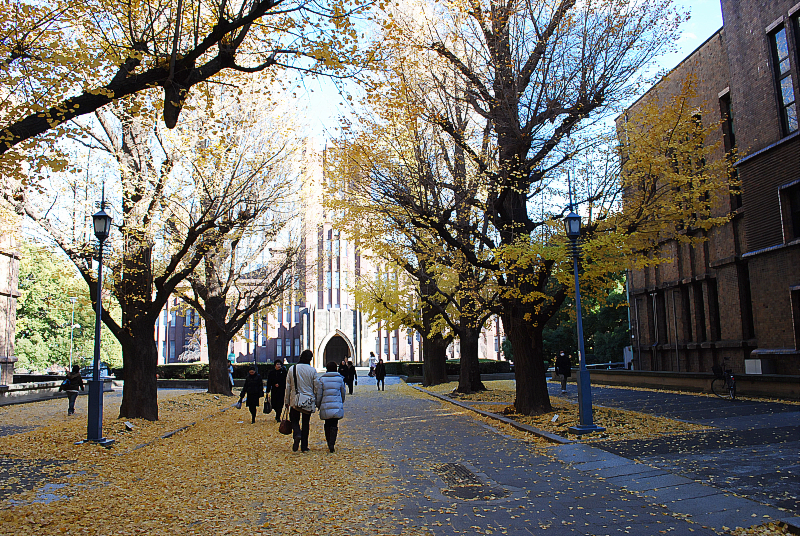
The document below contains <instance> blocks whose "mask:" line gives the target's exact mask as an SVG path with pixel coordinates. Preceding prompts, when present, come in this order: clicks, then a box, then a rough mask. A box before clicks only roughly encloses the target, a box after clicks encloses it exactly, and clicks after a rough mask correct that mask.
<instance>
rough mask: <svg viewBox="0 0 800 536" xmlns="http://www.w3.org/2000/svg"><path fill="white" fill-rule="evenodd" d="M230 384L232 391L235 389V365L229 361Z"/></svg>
mask: <svg viewBox="0 0 800 536" xmlns="http://www.w3.org/2000/svg"><path fill="white" fill-rule="evenodd" d="M228 383H230V384H231V389H233V363H231V362H230V361H228Z"/></svg>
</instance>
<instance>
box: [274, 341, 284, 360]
mask: <svg viewBox="0 0 800 536" xmlns="http://www.w3.org/2000/svg"><path fill="white" fill-rule="evenodd" d="M275 345H276V346H275V355H276V356H277V357H283V339H275Z"/></svg>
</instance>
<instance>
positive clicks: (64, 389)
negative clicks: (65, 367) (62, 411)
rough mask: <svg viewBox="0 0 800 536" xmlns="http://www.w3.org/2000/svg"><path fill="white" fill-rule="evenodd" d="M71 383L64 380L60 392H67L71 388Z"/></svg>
mask: <svg viewBox="0 0 800 536" xmlns="http://www.w3.org/2000/svg"><path fill="white" fill-rule="evenodd" d="M70 383H71V382H70V381H69V380H64V381H63V382H61V387H59V388H58V391H59V392H61V391H66V389H67V388H68V387H69V384H70Z"/></svg>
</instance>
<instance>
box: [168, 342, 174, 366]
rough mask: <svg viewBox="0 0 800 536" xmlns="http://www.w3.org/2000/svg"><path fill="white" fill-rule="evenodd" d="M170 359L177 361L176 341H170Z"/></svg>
mask: <svg viewBox="0 0 800 536" xmlns="http://www.w3.org/2000/svg"><path fill="white" fill-rule="evenodd" d="M169 361H170V362H172V361H175V341H169Z"/></svg>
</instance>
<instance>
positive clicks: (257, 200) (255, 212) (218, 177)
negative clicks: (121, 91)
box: [4, 92, 288, 420]
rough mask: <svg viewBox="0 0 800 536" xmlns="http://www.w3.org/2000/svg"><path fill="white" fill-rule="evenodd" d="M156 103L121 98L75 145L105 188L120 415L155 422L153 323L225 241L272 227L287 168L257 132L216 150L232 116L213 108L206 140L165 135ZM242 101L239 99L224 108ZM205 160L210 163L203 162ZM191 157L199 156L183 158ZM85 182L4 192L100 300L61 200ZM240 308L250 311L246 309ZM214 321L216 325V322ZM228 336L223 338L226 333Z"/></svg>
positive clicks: (86, 243) (64, 180) (87, 250)
mask: <svg viewBox="0 0 800 536" xmlns="http://www.w3.org/2000/svg"><path fill="white" fill-rule="evenodd" d="M232 93H233V94H234V95H236V94H237V93H238V92H232ZM152 104H153V103H152V102H148V100H147V99H146V98H145V97H144V96H137V97H135V98H131V99H126V100H122V101H119V102H117V103H115V104H114V105H113V106H111V107H107V108H106V109H104V110H103V111H102V112H98V113H97V114H95V121H93V122H91V123H88V122H87V123H86V124H84V125H83V126H84V130H83V132H84V137H83V138H79V139H76V142H78V141H79V142H81V143H83V144H84V145H85V146H86V147H87V148H89V149H90V150H91V151H92V152H93V153H98V154H102V155H103V159H102V160H101V161H99V162H97V163H96V165H95V166H93V168H94V169H96V170H98V171H97V172H98V174H100V175H101V177H100V178H102V179H103V180H104V181H105V184H106V186H107V190H106V191H107V192H108V194H109V198H110V199H109V201H110V208H109V210H110V211H111V212H112V214H114V220H115V221H114V232H113V233H112V235H111V237H110V239H109V240H108V243H109V244H110V245H111V246H112V248H113V249H112V250H111V251H109V254H108V257H107V259H108V268H109V270H108V274H109V276H108V278H107V281H108V282H109V286H110V289H111V295H112V296H113V297H114V299H115V300H116V301H117V302H118V303H119V305H120V308H121V312H122V315H121V319H119V321H118V320H117V319H115V318H113V317H112V316H111V315H110V314H109V310H108V309H107V308H104V310H103V322H104V323H105V325H106V326H107V327H108V328H109V330H110V331H111V332H112V333H113V334H114V336H115V337H116V338H117V340H118V341H119V342H120V344H121V346H122V354H123V368H124V375H125V385H124V387H123V398H122V404H121V406H120V416H121V417H129V418H136V417H141V418H145V419H151V420H155V419H157V418H158V402H157V391H156V387H157V386H156V365H157V361H158V350H157V348H156V343H155V340H154V324H155V321H156V319H157V318H158V315H159V313H160V312H161V310H162V308H163V306H164V305H165V303H166V302H167V300H168V299H169V298H170V297H171V296H173V295H175V293H176V292H177V291H179V289H180V287H182V286H183V283H184V282H185V281H186V280H187V278H189V277H190V276H192V275H193V274H195V272H196V271H198V267H200V266H201V264H202V263H204V262H206V263H207V262H208V261H209V259H210V258H214V256H215V255H216V256H217V258H218V255H219V253H220V252H221V251H224V250H226V249H230V244H231V243H232V242H235V241H236V240H241V239H242V238H243V237H247V236H252V235H255V234H258V233H259V232H261V231H264V230H265V229H266V228H267V227H268V225H269V223H268V222H269V221H270V216H269V215H268V214H267V213H268V212H270V211H271V210H272V209H273V207H278V206H279V205H280V202H279V201H277V200H276V198H278V197H280V194H281V192H283V191H285V187H284V186H282V182H285V181H286V180H288V179H287V177H286V175H285V173H282V172H280V169H281V165H280V164H282V162H281V161H280V159H276V158H275V155H276V154H280V149H281V147H280V145H279V146H278V147H277V148H276V150H275V152H274V153H272V152H270V151H269V150H267V149H268V148H269V147H270V146H269V141H268V140H265V139H264V137H263V136H264V135H265V132H264V131H263V129H262V130H258V129H254V131H253V139H251V140H250V141H249V142H247V136H246V135H245V134H242V136H241V137H240V138H239V139H238V140H235V139H234V138H233V137H230V138H229V140H230V141H231V142H235V144H233V145H230V146H227V147H221V146H220V145H219V144H218V143H213V137H212V136H211V135H210V133H211V131H212V130H216V131H217V132H218V133H219V135H220V136H225V135H226V134H227V135H230V133H231V130H230V129H226V128H224V127H225V125H228V124H230V121H229V118H230V117H233V116H234V114H233V113H232V110H231V109H225V108H224V107H223V108H222V109H219V110H218V111H219V112H220V113H219V114H217V115H216V118H215V117H214V116H212V115H211V114H206V113H205V112H208V111H209V109H206V108H201V107H200V106H196V107H195V108H196V109H197V110H203V112H204V114H205V115H203V114H201V115H202V123H203V124H204V127H205V128H207V129H208V133H209V137H198V132H196V131H195V130H194V129H191V128H187V129H184V130H180V131H167V132H164V129H163V127H160V126H159V125H160V123H159V122H158V120H157V113H158V108H157V106H153V105H152ZM239 105H242V104H241V102H240V101H238V100H234V102H233V103H232V104H229V107H230V106H239ZM261 111H262V112H263V111H264V110H263V109H262V110H261ZM134 112H135V113H134ZM253 123H254V124H255V123H257V121H255V120H254V121H253ZM218 139H220V138H218ZM254 148H256V149H257V150H255V151H254V150H253V149H254ZM212 152H213V153H214V154H216V155H217V156H216V157H213V156H209V155H210V154H211V153H212ZM187 153H189V154H190V155H198V154H199V155H201V156H196V157H194V158H189V157H188V156H187ZM203 159H205V160H206V161H207V162H209V164H208V166H211V167H213V168H214V169H215V170H216V171H217V172H215V173H211V174H206V173H202V172H201V169H200V168H201V166H200V164H199V162H200V161H201V160H203ZM209 159H210V160H209ZM208 166H206V168H205V171H207V170H208ZM117 169H118V170H119V171H118V172H117V171H116V170H117ZM271 173H275V176H274V177H272V176H271V175H270V174H271ZM81 181H85V178H84V176H83V175H82V174H81V175H77V174H67V175H66V176H64V177H61V178H60V177H59V176H52V177H49V179H48V186H49V188H47V189H46V190H43V192H42V193H41V194H37V193H36V192H35V191H30V190H28V191H26V193H25V194H24V195H18V194H17V192H18V190H16V191H15V190H12V189H9V190H6V191H5V192H4V193H5V199H6V201H8V202H10V203H12V204H13V205H14V206H15V208H16V209H17V211H19V212H20V213H22V214H25V215H26V216H27V217H28V218H29V219H31V220H32V221H34V222H36V223H37V224H38V225H39V226H40V227H41V228H42V229H44V230H45V231H46V232H47V234H48V235H49V237H50V238H51V239H52V240H53V241H54V242H55V243H56V244H57V245H58V246H59V247H60V248H61V249H62V250H63V251H64V252H65V253H66V254H67V255H68V256H69V258H70V259H71V260H72V262H73V263H74V264H75V266H76V267H77V268H78V270H79V271H80V273H81V276H82V277H83V278H84V280H85V281H86V283H87V284H88V286H89V289H90V291H91V296H92V299H93V300H95V299H96V297H97V291H98V289H97V283H96V276H95V271H94V269H93V266H92V249H93V244H92V241H91V238H92V237H91V234H87V233H85V229H84V232H77V233H76V232H75V221H74V215H73V214H70V212H69V208H70V205H72V204H73V203H74V202H75V198H74V196H72V195H63V194H62V192H63V190H64V189H66V190H67V192H71V191H72V190H73V188H71V187H72V186H74V184H73V183H75V182H81ZM64 184H66V186H67V188H64V187H63V185H64ZM270 184H271V185H272V187H267V186H268V185H270ZM18 189H19V190H24V189H25V186H23V185H20V186H18ZM84 190H85V191H86V194H85V198H86V199H96V198H95V197H94V196H95V195H96V194H97V192H96V190H94V188H93V187H92V185H90V184H87V185H85V187H84ZM53 193H55V195H53ZM81 197H83V196H81ZM78 213H83V214H89V213H90V212H89V207H86V206H81V207H80V209H79V210H78ZM271 213H273V214H274V212H271ZM281 219H282V218H280V217H279V218H278V222H277V223H278V225H277V229H280V228H281V224H280V223H279V222H280V221H281ZM79 228H80V226H79ZM239 260H241V259H239ZM212 264H213V262H212ZM247 265H248V263H247V262H240V263H237V262H236V260H234V261H233V262H227V263H225V267H226V269H228V270H231V269H232V270H233V271H234V272H239V273H241V272H242V271H243V270H244V267H246V266H247ZM283 269H285V268H279V270H283ZM202 273H203V272H198V275H201V274H202ZM206 273H207V272H206ZM259 292H263V289H259ZM267 295H269V294H268V293H267ZM226 298H227V296H226ZM250 302H251V303H249V304H248V306H252V307H254V308H258V307H259V300H258V299H255V300H250ZM245 312H246V313H247V314H248V315H249V314H252V312H253V309H246V311H245ZM210 319H212V320H215V321H218V320H219V319H218V318H215V317H213V315H212V316H210ZM207 320H208V319H207ZM236 320H237V322H238V321H239V320H240V319H239V318H238V317H237V318H236ZM228 327H229V328H231V326H228ZM234 327H235V326H234ZM238 327H241V326H238ZM233 333H234V334H235V330H234V331H233ZM224 335H225V336H230V329H229V330H228V332H226V333H224ZM228 340H229V339H228ZM217 368H219V367H217Z"/></svg>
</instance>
